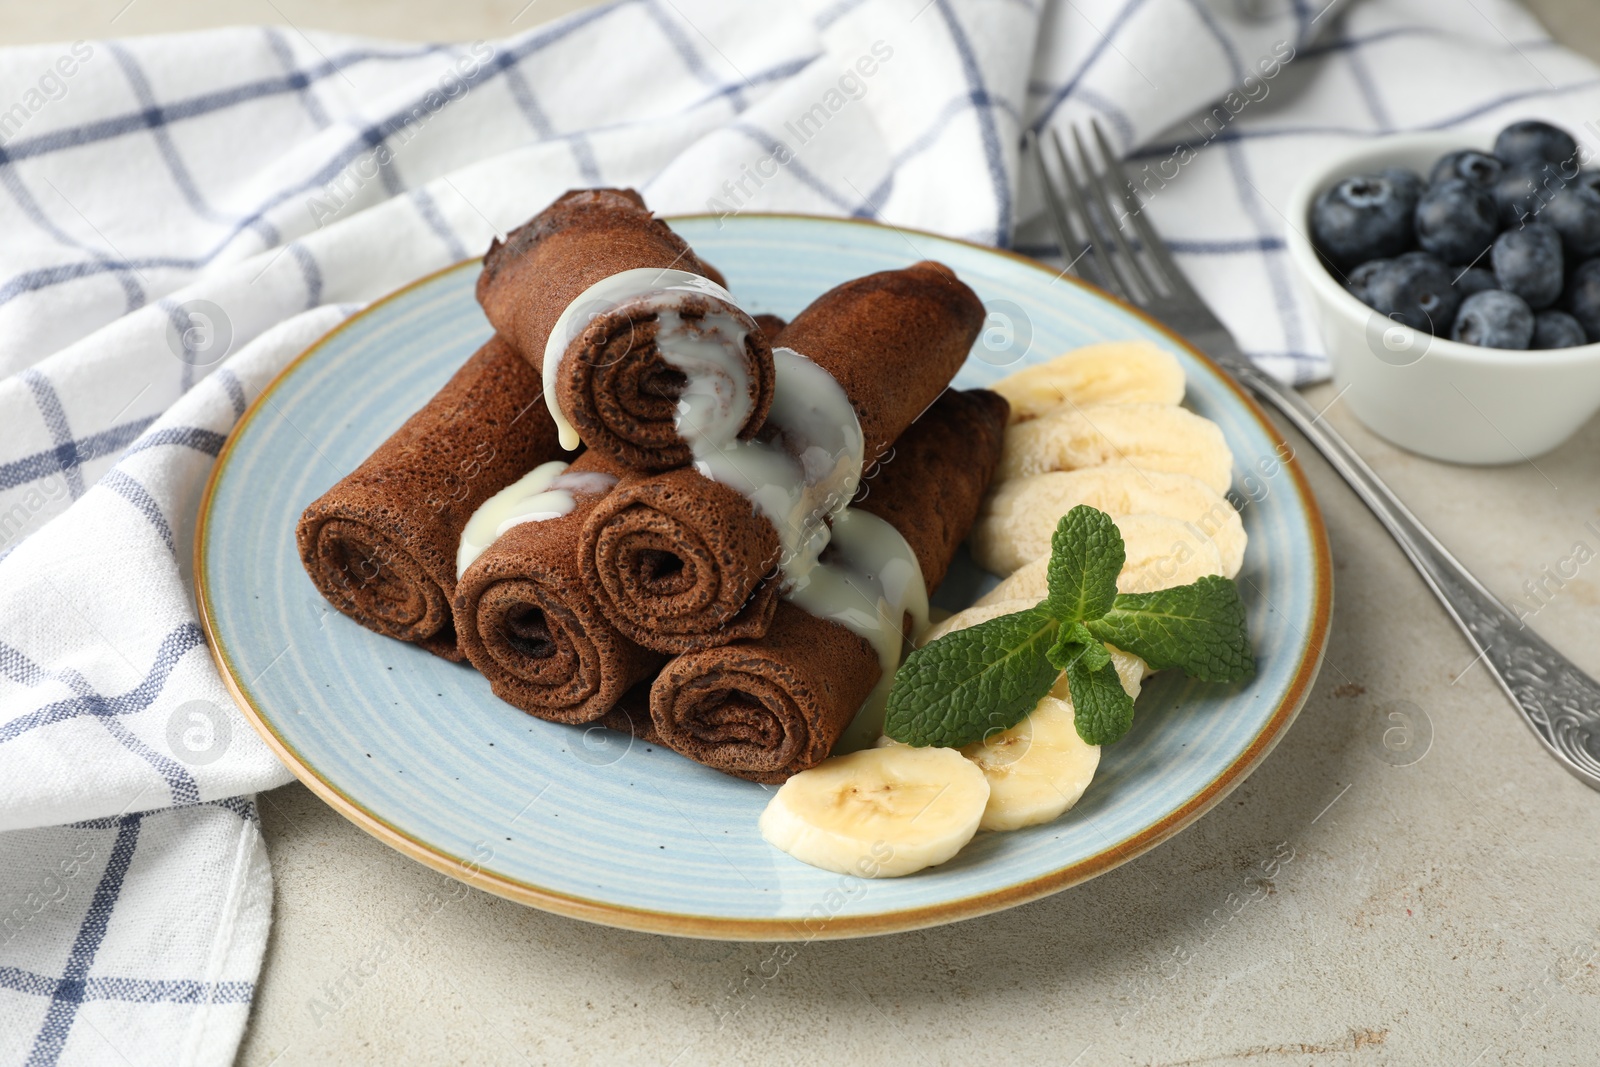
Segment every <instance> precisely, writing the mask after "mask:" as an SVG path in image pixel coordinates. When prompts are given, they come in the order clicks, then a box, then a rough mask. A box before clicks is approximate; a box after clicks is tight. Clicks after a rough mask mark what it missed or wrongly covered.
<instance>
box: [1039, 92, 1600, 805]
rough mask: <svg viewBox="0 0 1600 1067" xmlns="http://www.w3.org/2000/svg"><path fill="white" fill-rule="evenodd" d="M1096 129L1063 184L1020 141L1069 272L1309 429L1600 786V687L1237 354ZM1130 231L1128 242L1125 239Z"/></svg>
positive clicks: (1518, 699)
mask: <svg viewBox="0 0 1600 1067" xmlns="http://www.w3.org/2000/svg"><path fill="white" fill-rule="evenodd" d="M1091 128H1092V136H1093V139H1094V141H1095V143H1096V146H1097V148H1098V149H1099V155H1100V158H1101V160H1102V162H1101V163H1100V164H1098V165H1097V164H1096V161H1095V159H1094V157H1093V156H1092V155H1091V154H1090V153H1089V151H1088V149H1087V148H1086V147H1085V145H1084V138H1083V136H1082V135H1081V133H1080V132H1079V131H1078V130H1076V129H1074V130H1073V132H1072V140H1073V146H1074V148H1075V149H1076V155H1077V164H1076V166H1075V165H1074V164H1073V163H1071V162H1069V161H1068V157H1067V153H1066V152H1065V151H1064V150H1063V148H1062V145H1061V138H1060V137H1059V136H1057V135H1056V133H1055V131H1053V130H1052V131H1051V132H1050V144H1051V147H1052V148H1053V150H1054V152H1053V154H1054V156H1055V160H1056V164H1057V168H1058V169H1059V171H1060V173H1061V178H1060V185H1059V186H1058V184H1057V181H1056V179H1054V178H1053V177H1052V176H1051V174H1050V169H1049V167H1048V166H1047V165H1046V164H1045V160H1044V155H1043V153H1042V151H1040V145H1039V143H1038V141H1037V139H1036V138H1034V137H1033V135H1032V134H1031V133H1030V134H1028V135H1027V136H1028V143H1026V144H1025V145H1024V152H1025V154H1026V155H1028V156H1030V157H1031V158H1032V159H1033V161H1034V165H1035V166H1036V167H1037V168H1038V171H1039V177H1040V179H1041V182H1042V184H1043V188H1044V194H1045V204H1046V207H1047V208H1048V211H1049V215H1050V218H1051V221H1052V222H1053V223H1054V226H1055V230H1056V235H1057V237H1058V238H1059V240H1060V243H1061V251H1062V254H1063V256H1065V257H1066V259H1067V270H1068V271H1069V272H1071V273H1072V274H1073V275H1074V276H1077V277H1080V278H1083V279H1084V280H1086V281H1089V282H1091V283H1093V284H1096V285H1099V286H1100V287H1101V288H1103V289H1106V290H1108V291H1109V292H1111V293H1113V294H1114V295H1116V296H1120V297H1122V298H1123V299H1125V300H1127V301H1128V302H1129V303H1132V304H1135V305H1137V306H1138V307H1140V308H1143V309H1144V310H1145V311H1147V312H1148V313H1149V314H1150V315H1152V316H1153V317H1154V318H1156V319H1159V320H1160V321H1161V322H1163V323H1165V324H1166V325H1167V326H1169V327H1170V328H1171V329H1172V330H1174V331H1175V332H1177V333H1179V334H1181V335H1182V336H1183V337H1185V338H1187V339H1188V340H1189V341H1190V343H1192V344H1193V345H1194V346H1195V347H1196V348H1198V349H1200V350H1201V351H1202V352H1204V353H1205V354H1206V355H1208V356H1210V357H1211V358H1212V360H1214V361H1215V362H1216V363H1217V364H1218V365H1219V366H1221V367H1222V369H1223V370H1224V371H1226V372H1227V373H1228V374H1230V375H1232V376H1233V377H1234V379H1236V380H1237V381H1238V382H1239V383H1240V384H1241V385H1243V386H1245V387H1246V388H1248V389H1249V390H1250V391H1251V392H1253V393H1255V394H1256V395H1257V396H1259V397H1260V398H1261V399H1263V400H1265V401H1266V402H1267V403H1269V404H1271V405H1272V406H1273V407H1275V408H1277V409H1278V411H1279V412H1281V413H1282V414H1283V417H1284V418H1286V419H1288V420H1289V422H1290V424H1291V425H1293V426H1294V428H1295V429H1297V430H1299V431H1300V432H1301V433H1302V434H1304V435H1305V437H1306V439H1307V440H1309V441H1310V442H1311V443H1312V444H1313V445H1315V446H1316V448H1317V450H1318V451H1319V452H1321V453H1322V454H1323V455H1324V456H1325V457H1327V460H1328V462H1329V463H1330V464H1332V465H1333V468H1334V469H1335V470H1337V471H1338V472H1339V473H1340V474H1341V475H1343V476H1344V480H1345V481H1347V482H1349V483H1350V487H1351V488H1352V489H1354V490H1355V491H1356V494H1357V495H1358V496H1360V497H1361V499H1362V500H1363V501H1364V502H1365V503H1366V505H1367V507H1369V508H1371V509H1372V513H1373V514H1374V515H1376V516H1377V517H1378V521H1379V522H1381V523H1383V525H1384V526H1385V527H1386V528H1387V529H1388V531H1389V532H1390V533H1391V534H1393V535H1394V539H1395V540H1396V541H1398V542H1399V543H1400V547H1401V548H1402V549H1404V550H1405V553H1406V555H1407V556H1409V557H1410V558H1411V562H1412V563H1414V564H1415V565H1416V568H1417V570H1418V571H1420V572H1421V574H1422V577H1423V578H1424V579H1425V580H1426V581H1427V583H1428V585H1429V587H1430V588H1432V590H1433V592H1434V594H1435V595H1436V596H1438V598H1439V600H1440V601H1441V602H1442V603H1443V604H1444V606H1445V610H1446V611H1448V612H1449V613H1450V616H1451V618H1453V619H1455V621H1456V623H1457V624H1458V625H1459V626H1460V627H1461V629H1462V631H1463V632H1464V633H1465V634H1466V635H1467V640H1468V641H1470V642H1471V643H1472V645H1473V647H1475V648H1476V649H1477V650H1478V654H1479V658H1480V659H1482V660H1483V661H1484V662H1485V663H1486V664H1487V665H1488V667H1489V670H1490V672H1491V673H1492V674H1493V675H1494V676H1495V680H1496V681H1498V682H1499V683H1500V686H1501V688H1503V689H1504V690H1505V691H1506V694H1507V695H1508V696H1510V697H1511V701H1512V703H1513V704H1514V705H1516V707H1517V710H1518V711H1520V712H1521V713H1522V717H1523V718H1524V719H1525V720H1527V723H1528V725H1529V726H1530V727H1532V729H1533V732H1534V734H1535V735H1536V736H1537V737H1538V738H1539V740H1540V741H1541V742H1543V744H1544V746H1545V748H1546V749H1548V750H1549V751H1550V754H1551V755H1553V756H1555V758H1556V759H1557V760H1559V761H1560V762H1561V764H1562V766H1564V767H1566V768H1567V770H1569V771H1571V772H1572V773H1573V774H1575V775H1576V776H1577V777H1578V778H1579V779H1580V780H1582V781H1583V782H1584V783H1585V784H1586V785H1588V786H1589V787H1590V788H1592V789H1597V790H1600V685H1597V684H1596V683H1595V681H1594V679H1592V678H1590V677H1589V676H1588V675H1587V674H1585V673H1584V672H1583V671H1581V670H1579V669H1578V667H1577V666H1576V665H1574V664H1573V663H1572V662H1571V661H1570V660H1568V659H1567V658H1566V657H1565V656H1563V655H1561V653H1559V652H1557V651H1556V650H1555V649H1553V648H1551V647H1550V645H1549V644H1547V643H1546V642H1545V641H1544V640H1543V639H1542V638H1540V637H1539V635H1538V634H1536V633H1534V632H1533V631H1532V630H1530V629H1528V628H1527V626H1526V625H1524V624H1523V623H1522V622H1521V621H1519V620H1518V618H1517V617H1516V615H1514V614H1513V613H1512V612H1511V610H1510V609H1508V608H1507V607H1506V606H1505V605H1504V604H1502V603H1501V602H1500V601H1499V599H1497V598H1496V597H1495V596H1494V594H1493V593H1490V592H1489V590H1487V589H1485V588H1484V587H1483V583H1481V582H1479V581H1478V580H1477V579H1476V578H1474V577H1473V576H1472V574H1471V572H1469V571H1468V570H1467V569H1466V568H1465V567H1463V566H1462V565H1461V563H1460V561H1458V560H1457V559H1456V558H1455V557H1454V556H1452V555H1451V554H1450V553H1449V551H1448V550H1447V549H1446V548H1445V547H1444V546H1443V545H1442V544H1440V543H1439V541H1438V539H1437V538H1435V537H1434V536H1433V534H1431V533H1429V532H1428V529H1427V527H1425V526H1423V525H1422V523H1421V522H1420V521H1418V519H1417V517H1416V516H1415V515H1413V514H1411V511H1410V510H1409V509H1408V508H1407V507H1406V506H1405V505H1404V504H1402V503H1401V502H1400V500H1399V498H1398V497H1396V496H1395V495H1394V492H1393V491H1392V490H1390V488H1389V487H1388V486H1387V485H1385V484H1384V483H1383V481H1382V480H1381V479H1379V477H1378V476H1377V474H1375V473H1374V472H1373V470H1372V468H1371V467H1369V466H1367V464H1366V462H1365V461H1364V460H1363V459H1362V458H1361V457H1360V456H1359V455H1357V454H1356V452H1355V450H1354V449H1352V448H1351V447H1350V445H1349V444H1348V443H1347V442H1346V441H1345V440H1344V438H1343V437H1341V436H1339V434H1338V433H1337V432H1336V431H1334V429H1333V428H1332V427H1331V426H1329V425H1328V424H1327V423H1326V422H1324V421H1323V420H1322V417H1321V415H1320V414H1319V413H1318V412H1317V411H1316V410H1315V409H1314V408H1312V407H1311V405H1310V404H1307V403H1306V401H1305V400H1304V398H1302V397H1301V396H1300V394H1299V393H1298V392H1296V391H1295V390H1294V389H1292V388H1290V387H1288V386H1286V385H1282V384H1281V383H1279V382H1278V381H1277V380H1276V379H1274V378H1272V377H1271V376H1269V375H1267V374H1265V373H1263V372H1262V371H1260V370H1259V369H1257V368H1256V366H1255V364H1254V363H1252V362H1250V360H1249V359H1248V358H1247V357H1246V356H1245V355H1244V353H1243V352H1241V351H1240V350H1239V346H1238V344H1237V343H1236V342H1235V341H1234V339H1233V336H1232V335H1231V334H1229V333H1228V331H1227V328H1226V327H1224V326H1223V325H1222V323H1221V322H1219V321H1218V320H1217V317H1216V316H1215V315H1213V314H1212V313H1211V310H1210V309H1209V308H1207V307H1206V304H1205V302H1204V301H1203V300H1201V299H1200V297H1199V295H1198V294H1197V293H1196V292H1195V291H1194V289H1193V288H1191V287H1190V285H1189V282H1188V280H1187V279H1185V278H1184V276H1183V272H1182V271H1180V270H1179V269H1178V267H1177V264H1176V263H1174V262H1173V260H1172V256H1171V254H1170V253H1169V252H1168V250H1167V247H1166V245H1165V244H1164V243H1163V242H1162V240H1161V238H1160V237H1159V236H1158V235H1157V234H1156V232H1155V230H1154V229H1152V228H1151V226H1150V223H1149V221H1148V220H1146V219H1145V217H1144V214H1143V213H1142V211H1141V210H1140V208H1141V205H1140V203H1139V200H1138V197H1137V195H1136V194H1135V193H1134V191H1133V186H1132V183H1131V182H1130V181H1129V180H1128V178H1127V176H1126V174H1125V172H1124V171H1123V170H1122V168H1121V165H1120V164H1119V163H1118V162H1117V156H1116V153H1115V151H1114V150H1113V149H1112V147H1111V145H1110V143H1109V142H1108V141H1107V139H1106V136H1105V132H1104V131H1103V130H1101V128H1100V124H1099V123H1098V122H1095V123H1092V124H1091ZM1080 172H1081V175H1082V176H1081V177H1080ZM1063 188H1064V190H1065V195H1063ZM1080 227H1081V228H1080ZM1129 228H1131V230H1132V239H1130V235H1129V233H1127V232H1124V231H1125V230H1127V229H1129Z"/></svg>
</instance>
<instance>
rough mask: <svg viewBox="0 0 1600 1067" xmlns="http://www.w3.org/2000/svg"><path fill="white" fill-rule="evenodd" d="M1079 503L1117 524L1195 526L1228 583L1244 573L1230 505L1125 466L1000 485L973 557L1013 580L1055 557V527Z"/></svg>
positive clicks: (1172, 477) (980, 525)
mask: <svg viewBox="0 0 1600 1067" xmlns="http://www.w3.org/2000/svg"><path fill="white" fill-rule="evenodd" d="M1079 504H1088V505H1089V506H1090V507H1095V508H1099V509H1100V510H1101V511H1103V512H1105V513H1106V514H1108V515H1110V516H1111V517H1112V518H1118V517H1120V516H1123V515H1140V514H1152V515H1165V516H1167V517H1168V518H1171V519H1180V520H1182V521H1184V522H1188V523H1193V524H1194V525H1195V526H1196V527H1197V528H1198V529H1199V530H1200V532H1201V533H1202V534H1204V535H1205V536H1206V537H1208V538H1209V539H1210V540H1211V541H1212V542H1213V543H1214V544H1215V545H1216V547H1217V554H1218V556H1219V557H1220V559H1221V561H1222V573H1223V575H1224V576H1225V577H1228V578H1232V577H1233V576H1234V575H1236V574H1238V573H1239V566H1240V564H1241V563H1243V562H1244V547H1245V533H1244V524H1243V523H1242V522H1240V521H1239V513H1238V512H1237V511H1235V510H1234V509H1233V505H1232V504H1230V503H1228V501H1227V500H1225V499H1223V498H1222V497H1221V496H1220V495H1218V494H1217V493H1216V492H1215V491H1213V490H1212V489H1211V488H1210V487H1209V486H1207V485H1205V484H1204V483H1203V482H1201V481H1199V480H1198V479H1195V478H1191V477H1190V476H1189V475H1187V474H1167V473H1165V472H1163V471H1141V470H1137V469H1135V468H1133V467H1130V466H1127V465H1126V464H1108V465H1107V466H1104V467H1090V468H1088V469H1087V470H1080V471H1051V472H1050V473H1048V474H1035V475H1033V476H1031V477H1028V478H1013V479H1011V480H1010V481H1007V482H1001V483H1000V484H999V486H998V488H996V489H995V490H994V491H993V492H991V493H990V495H989V498H988V499H987V500H985V501H984V508H983V514H982V515H981V516H979V518H978V522H977V525H976V526H975V527H973V531H972V554H973V558H975V559H976V560H977V561H978V565H979V566H980V567H982V568H984V569H985V570H987V571H989V572H990V573H992V574H999V575H1008V574H1010V573H1011V572H1012V571H1014V570H1016V569H1017V568H1019V567H1021V566H1022V565H1023V564H1024V563H1028V562H1030V561H1031V560H1034V559H1037V558H1038V557H1040V556H1043V555H1045V554H1047V553H1048V552H1049V551H1050V536H1051V535H1052V534H1053V533H1055V529H1056V523H1057V522H1058V521H1059V520H1060V518H1061V516H1063V515H1065V514H1066V513H1067V512H1069V511H1071V510H1072V509H1073V508H1074V507H1076V506H1077V505H1079Z"/></svg>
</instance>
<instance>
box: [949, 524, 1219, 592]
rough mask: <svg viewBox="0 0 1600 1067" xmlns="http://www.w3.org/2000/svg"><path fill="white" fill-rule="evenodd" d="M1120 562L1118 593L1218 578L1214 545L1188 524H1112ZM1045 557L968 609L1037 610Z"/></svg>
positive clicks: (1046, 571) (1047, 561)
mask: <svg viewBox="0 0 1600 1067" xmlns="http://www.w3.org/2000/svg"><path fill="white" fill-rule="evenodd" d="M1116 523H1117V532H1118V533H1120V534H1121V535H1122V549H1123V553H1124V555H1125V559H1124V561H1123V564H1122V573H1120V574H1118V575H1117V592H1119V593H1150V592H1154V591H1155V590H1157V589H1171V588H1173V587H1174V586H1178V585H1188V584H1189V583H1190V582H1192V581H1195V580H1196V579H1198V578H1202V577H1204V576H1205V575H1208V574H1221V573H1222V557H1221V556H1219V555H1218V554H1217V546H1216V544H1215V543H1214V542H1213V541H1212V540H1211V539H1210V538H1209V537H1207V536H1206V535H1205V534H1203V533H1201V532H1200V530H1199V528H1198V527H1196V526H1195V525H1194V524H1193V523H1188V522H1184V521H1182V520H1181V519H1169V518H1167V517H1166V516H1165V515H1123V516H1122V517H1121V518H1119V519H1117V520H1116ZM1049 569H1050V557H1049V556H1048V555H1044V556H1040V557H1039V558H1038V559H1036V560H1034V561H1032V562H1031V563H1025V564H1023V565H1022V566H1021V567H1019V568H1018V569H1017V570H1014V571H1012V572H1011V574H1010V576H1009V577H1007V578H1006V579H1005V580H1004V581H1002V582H1001V583H1000V584H999V585H997V586H995V587H994V588H993V589H991V590H989V591H988V592H987V593H985V594H983V596H981V597H979V598H978V599H977V600H975V601H973V603H972V606H973V607H981V606H983V605H985V604H993V603H997V602H999V601H1002V600H1028V601H1030V602H1031V603H1034V604H1037V603H1038V602H1039V601H1041V600H1043V599H1044V598H1045V594H1046V593H1048V592H1049V582H1048V574H1049Z"/></svg>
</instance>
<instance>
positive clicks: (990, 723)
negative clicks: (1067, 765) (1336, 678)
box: [884, 505, 1255, 748]
mask: <svg viewBox="0 0 1600 1067" xmlns="http://www.w3.org/2000/svg"><path fill="white" fill-rule="evenodd" d="M1125 558H1126V556H1125V550H1124V548H1123V545H1122V535H1121V533H1119V532H1118V530H1117V526H1116V523H1114V522H1112V521H1111V517H1110V516H1109V515H1106V514H1105V513H1104V512H1102V511H1098V510H1096V509H1094V508H1091V507H1086V506H1082V505H1080V506H1078V507H1075V508H1073V509H1072V510H1071V511H1069V512H1067V514H1066V515H1064V516H1062V518H1061V521H1060V522H1059V523H1058V524H1057V525H1056V532H1055V536H1054V537H1053V538H1052V539H1051V549H1050V563H1049V565H1048V570H1047V575H1048V582H1049V595H1048V596H1047V597H1046V598H1045V599H1044V600H1043V601H1041V602H1040V603H1039V604H1038V606H1037V607H1033V608H1029V609H1028V610H1026V611H1019V612H1015V613H1013V614H1011V615H1002V616H1000V617H999V618H996V619H990V620H989V621H987V622H983V623H979V624H978V625H977V626H972V627H968V628H967V629H965V630H956V631H954V632H952V633H948V634H945V635H944V636H943V637H941V638H939V639H938V640H937V641H933V642H930V643H929V644H927V645H925V646H923V647H922V648H919V649H917V650H916V651H915V652H913V653H911V655H910V656H907V657H906V661H905V663H904V664H902V665H901V667H900V670H899V671H898V672H897V673H896V674H895V677H894V685H893V687H892V688H891V689H890V690H889V706H888V711H887V715H886V718H885V723H884V732H885V733H887V734H888V735H889V736H890V737H891V738H893V739H894V740H896V741H902V742H905V743H906V744H910V745H916V746H928V745H937V746H940V747H946V748H960V747H962V746H963V745H968V744H971V743H972V742H974V741H981V740H982V739H983V738H985V737H987V736H990V735H991V734H993V733H997V732H999V731H1001V730H1006V729H1009V728H1010V727H1012V726H1015V725H1016V724H1017V723H1018V722H1020V721H1022V719H1023V718H1024V717H1025V716H1026V715H1027V714H1028V713H1029V712H1030V711H1032V710H1033V708H1034V706H1035V705H1036V704H1038V702H1039V699H1040V698H1041V697H1043V696H1044V695H1045V694H1046V693H1048V692H1049V691H1050V687H1051V686H1052V685H1054V684H1055V682H1056V679H1057V678H1058V677H1059V676H1060V674H1061V673H1062V672H1064V673H1065V674H1066V676H1067V688H1068V690H1069V692H1070V693H1071V695H1072V706H1073V713H1074V714H1073V719H1074V724H1075V725H1076V727H1077V730H1078V736H1079V737H1081V738H1083V740H1084V741H1085V742H1087V743H1089V744H1091V745H1108V744H1111V743H1112V742H1114V741H1118V740H1120V739H1121V738H1122V737H1123V735H1125V734H1126V733H1127V732H1128V730H1129V728H1130V727H1131V726H1132V725H1133V698H1132V697H1130V696H1128V693H1127V691H1126V690H1125V689H1123V688H1122V682H1121V679H1120V678H1119V677H1118V675H1117V669H1116V666H1115V665H1114V664H1113V663H1112V662H1111V653H1110V652H1109V651H1107V649H1106V645H1108V644H1110V645H1115V646H1116V647H1117V648H1120V649H1123V650H1124V651H1127V652H1131V653H1133V654H1134V655H1136V656H1139V657H1140V658H1142V659H1143V660H1144V661H1145V662H1146V663H1148V664H1149V665H1150V667H1151V668H1152V669H1154V670H1165V669H1167V668H1171V667H1176V668H1178V669H1180V670H1182V671H1183V672H1184V673H1185V674H1188V675H1190V676H1191V677H1194V678H1198V679H1200V680H1202V681H1208V682H1234V681H1239V680H1240V679H1243V678H1247V677H1249V676H1250V675H1251V674H1253V673H1254V672H1255V657H1254V656H1253V654H1252V653H1251V650H1250V632H1249V629H1248V627H1247V626H1246V621H1245V613H1244V605H1243V603H1241V602H1240V600H1239V589H1238V586H1236V585H1235V584H1234V583H1233V582H1232V581H1230V580H1229V579H1226V578H1219V577H1215V576H1208V577H1205V578H1201V579H1200V580H1199V581H1197V582H1193V583H1191V584H1189V585H1183V586H1177V587H1175V588H1172V589H1163V590H1160V591H1159V592H1154V593H1118V592H1117V575H1118V574H1119V573H1120V572H1121V570H1122V565H1123V562H1124V560H1125Z"/></svg>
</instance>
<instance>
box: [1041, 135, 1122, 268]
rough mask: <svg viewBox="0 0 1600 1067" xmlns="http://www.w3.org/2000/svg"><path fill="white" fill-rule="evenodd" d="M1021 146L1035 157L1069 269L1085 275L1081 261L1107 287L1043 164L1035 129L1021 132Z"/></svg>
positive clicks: (1062, 255) (1086, 244) (1089, 249)
mask: <svg viewBox="0 0 1600 1067" xmlns="http://www.w3.org/2000/svg"><path fill="white" fill-rule="evenodd" d="M1022 150H1023V153H1024V154H1025V155H1030V156H1031V157H1032V159H1033V164H1034V167H1035V169H1036V170H1037V171H1038V172H1039V184H1040V185H1041V186H1042V187H1043V188H1044V203H1045V209H1046V213H1047V214H1048V215H1049V216H1050V223H1051V226H1052V228H1054V230H1055V231H1056V242H1057V243H1058V244H1059V245H1060V246H1061V257H1062V258H1063V259H1064V260H1066V273H1068V274H1070V275H1072V276H1073V277H1074V278H1081V277H1083V274H1082V272H1080V270H1079V268H1078V265H1079V264H1080V263H1082V264H1083V266H1084V267H1085V268H1087V270H1088V273H1089V274H1090V275H1092V277H1090V278H1089V279H1088V280H1089V281H1090V282H1092V283H1093V284H1095V285H1098V286H1100V287H1101V288H1102V289H1103V288H1105V283H1104V282H1103V281H1102V280H1101V277H1100V265H1099V263H1098V262H1096V260H1095V257H1094V255H1093V254H1092V246H1091V245H1090V244H1088V243H1087V242H1084V241H1081V240H1079V239H1078V236H1077V234H1075V233H1074V232H1073V230H1072V220H1071V218H1069V217H1068V215H1067V206H1066V205H1065V204H1064V203H1062V202H1061V193H1060V192H1059V191H1058V190H1057V189H1056V184H1055V179H1054V178H1052V177H1050V170H1049V168H1048V167H1046V166H1045V164H1044V151H1043V149H1042V148H1041V147H1040V145H1039V139H1038V138H1037V137H1036V136H1034V133H1033V131H1032V130H1028V131H1027V132H1026V133H1024V134H1023V135H1022Z"/></svg>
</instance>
